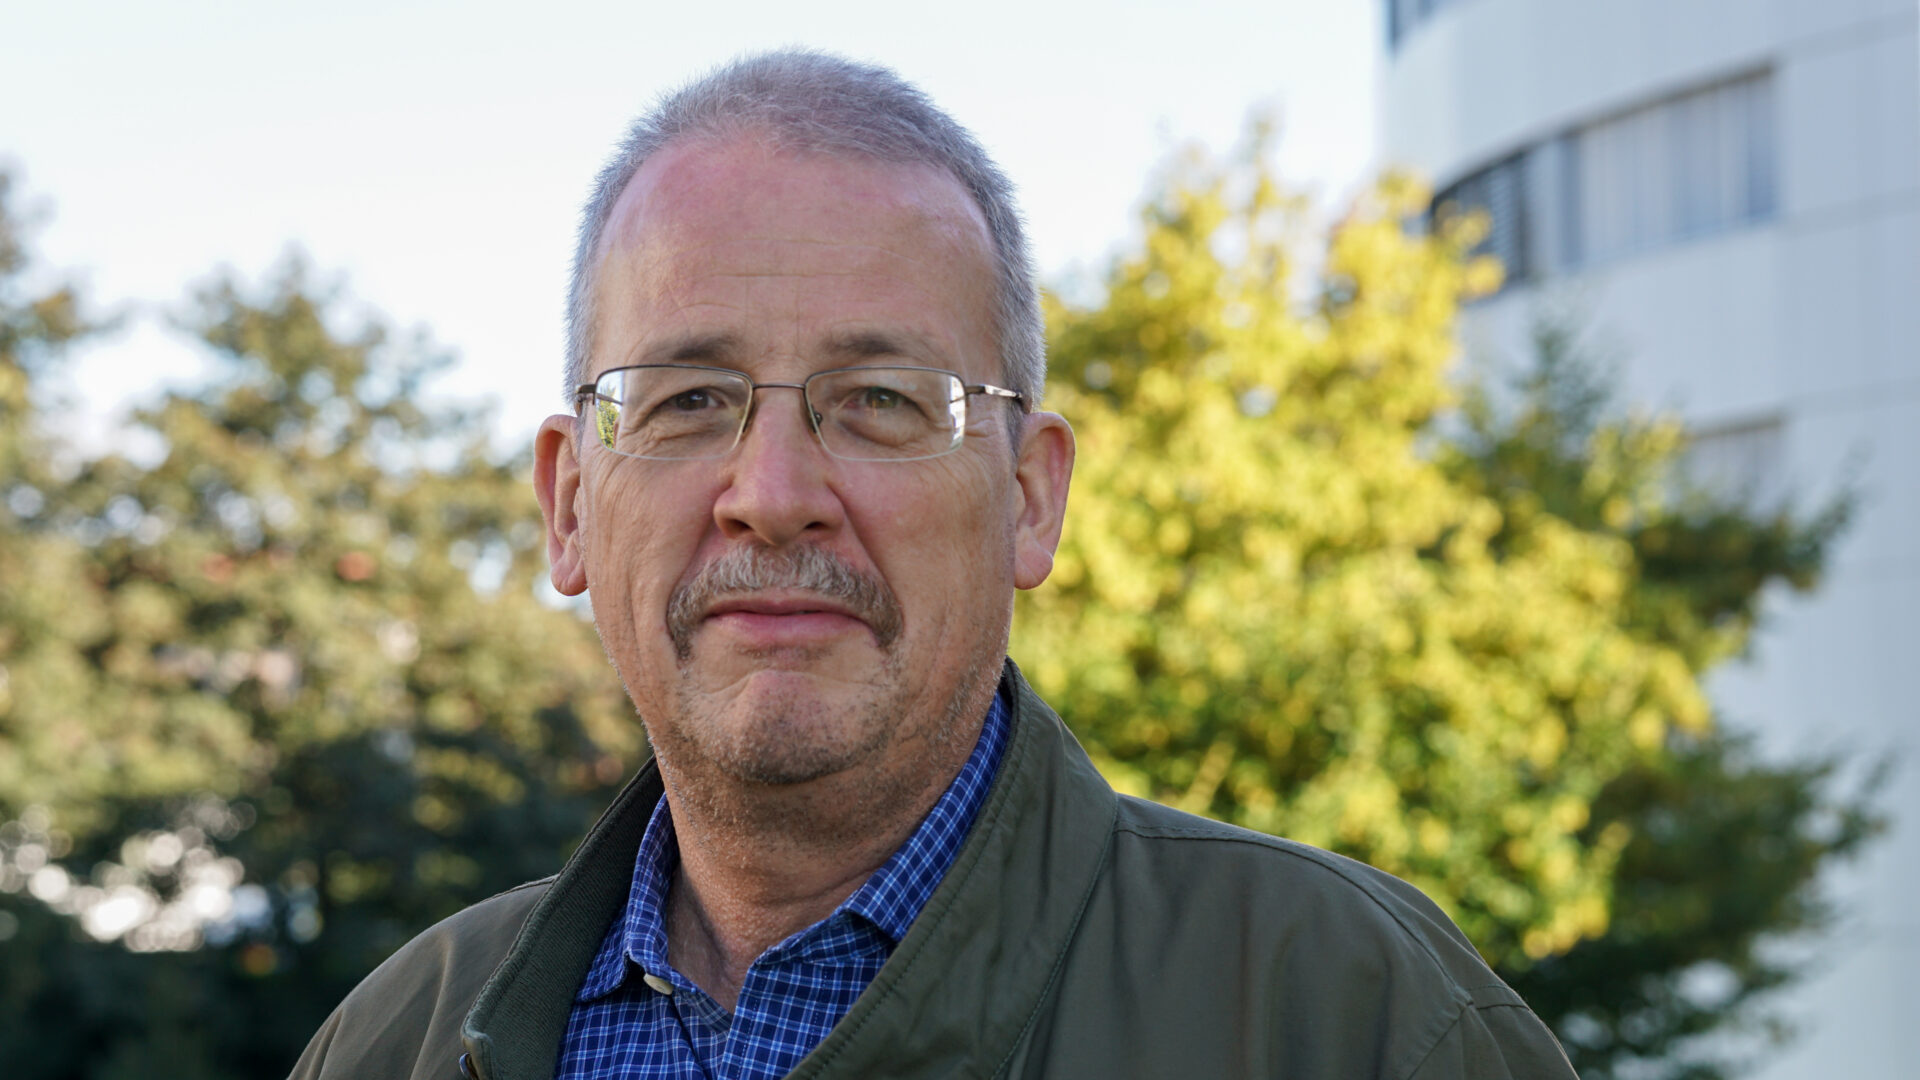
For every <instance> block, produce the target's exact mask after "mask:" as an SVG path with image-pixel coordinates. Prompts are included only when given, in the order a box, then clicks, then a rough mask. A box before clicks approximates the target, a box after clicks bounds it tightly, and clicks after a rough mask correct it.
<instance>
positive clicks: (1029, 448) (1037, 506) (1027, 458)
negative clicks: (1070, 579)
mask: <svg viewBox="0 0 1920 1080" xmlns="http://www.w3.org/2000/svg"><path fill="white" fill-rule="evenodd" d="M1025 424H1026V430H1025V431H1024V432H1023V433H1022V435H1021V438H1020V462H1019V466H1018V467H1017V468H1016V469H1015V471H1014V480H1015V482H1016V483H1018V484H1019V485H1020V508H1019V514H1018V516H1017V517H1016V518H1015V519H1014V523H1013V527H1014V533H1013V583H1014V585H1016V586H1018V587H1019V588H1022V589H1031V588H1035V587H1037V586H1038V585H1039V584H1040V583H1041V582H1043V581H1045V580H1047V575H1048V574H1051V573H1053V553H1054V551H1055V549H1057V548H1058V547H1059V546H1060V527H1061V523H1062V522H1064V521H1065V520H1066V516H1067V485H1068V484H1069V483H1070V482H1071V481H1072V479H1073V428H1071V427H1069V426H1068V424H1067V421H1066V418H1065V417H1062V416H1060V415H1058V414H1056V413H1044V412H1037V413H1029V414H1027V416H1026V417H1025Z"/></svg>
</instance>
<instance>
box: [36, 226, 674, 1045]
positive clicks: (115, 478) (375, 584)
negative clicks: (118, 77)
mask: <svg viewBox="0 0 1920 1080" xmlns="http://www.w3.org/2000/svg"><path fill="white" fill-rule="evenodd" d="M0 220H6V221H8V222H9V224H8V226H7V228H6V230H5V231H4V232H0V236H4V237H5V238H6V239H7V241H8V244H7V245H6V247H5V252H6V253H8V254H9V262H8V263H7V264H5V266H4V267H0V270H3V271H4V273H3V274H0V283H4V288H0V327H5V328H6V329H5V331H4V332H5V333H6V334H7V335H8V336H7V337H6V338H5V345H6V351H4V352H0V391H4V398H3V399H0V400H3V401H4V405H3V406H0V407H5V408H6V409H8V410H9V412H8V421H9V422H8V424H7V425H6V428H5V431H6V436H5V438H6V440H7V445H6V447H5V450H4V452H5V453H6V454H8V455H9V456H8V457H7V458H6V459H5V461H4V464H5V466H6V472H5V473H4V474H3V475H0V493H3V494H4V496H5V500H4V502H3V503H0V517H4V518H5V520H4V523H0V572H4V574H5V579H6V587H5V589H4V590H0V594H4V598H0V671H4V672H5V673H6V678H5V682H4V685H5V686H6V687H7V694H6V696H5V699H4V701H3V702H0V822H5V823H6V824H5V825H0V903H4V905H5V908H4V911H5V913H6V914H5V916H4V917H5V919H6V920H7V925H9V926H10V927H11V929H12V931H13V933H12V940H11V941H8V942H4V943H0V953H3V954H4V962H0V1002H9V1001H10V1002H12V1003H14V1004H16V1005H18V1008H7V1009H5V1010H3V1011H0V1013H3V1015H4V1017H5V1019H0V1055H3V1056H4V1057H5V1058H6V1060H8V1061H9V1062H10V1069H18V1070H20V1071H19V1072H18V1073H16V1075H26V1076H49V1077H52V1076H74V1077H79V1076H113V1075H120V1074H122V1073H127V1074H129V1075H130V1074H132V1073H133V1072H135V1071H137V1072H139V1073H140V1074H141V1075H150V1074H151V1069H152V1062H153V1060H155V1058H156V1057H159V1058H160V1059H161V1060H165V1061H168V1062H169V1063H170V1065H169V1069H168V1071H169V1073H170V1075H180V1076H206V1077H228V1076H254V1075H263V1074H268V1073H274V1072H279V1071H284V1070H285V1069H286V1068H287V1067H288V1066H289V1065H290V1064H291V1060H292V1056H293V1055H294V1054H295V1053H297V1052H298V1050H299V1048H300V1046H301V1045H303V1044H304V1042H305V1040H306V1038H307V1036H308V1035H310V1034H311V1033H312V1031H313V1030H314V1029H315V1028H317V1027H318V1025H319V1023H320V1021H321V1020H322V1019H323V1018H324V1017H325V1015H326V1013H327V1012H328V1011H329V1010H330V1009H331V1008H332V1006H333V1004H334V1003H335V1002H337V1001H338V1000H339V998H340V997H341V996H343V995H344V994H345V992H346V990H347V989H348V988H350V987H351V986H352V984H353V983H354V982H355V981H356V980H358V979H359V978H360V977H361V976H362V975H364V974H365V973H366V971H368V970H370V969H371V968H372V967H373V966H374V965H375V964H376V963H378V962H379V961H380V960H381V959H383V958H384V957H385V956H386V955H387V954H388V953H389V952H391V951H392V950H393V949H394V948H395V947H397V946H398V945H399V944H400V943H401V942H403V941H405V940H406V939H407V938H408V937H410V936H411V935H412V934H414V933H416V932H418V931H419V930H420V929H421V928H422V927H424V926H425V925H427V924H428V923H431V922H432V921H434V920H436V919H438V918H441V917H444V916H446V915H448V914H451V913H452V912H454V911H455V910H458V909H459V908H460V907H462V906H464V905H465V904H468V903H471V902H473V901H475V900H477V899H480V898H482V897H484V896H486V895H488V894H490V893H492V892H495V891H498V890H500V889H503V888H506V887H509V886H511V885H514V884H518V883H520V882H523V881H526V880H529V879H531V878H537V877H539V876H541V875H543V874H547V873H551V872H552V871H554V870H555V869H557V868H558V866H559V864H560V862H561V861H562V859H563V857H564V856H565V854H566V853H567V852H568V851H569V850H570V848H571V846H572V844H573V842H574V841H576V840H577V839H578V837H579V836H580V835H581V833H582V832H584V830H585V828H586V826H587V825H588V824H589V823H590V822H591V820H592V817H593V816H594V814H595V813H597V812H598V809H599V808H600V807H601V806H603V805H604V804H605V802H606V801H607V799H608V798H609V797H610V795H611V792H612V790H613V786H614V785H615V784H616V783H617V781H618V780H619V779H620V777H621V775H622V773H623V772H624V771H625V770H626V769H627V768H628V767H630V766H631V765H633V764H634V763H636V762H637V761H638V759H639V757H640V752H641V745H642V737H641V734H640V728H639V725H638V724H637V723H636V722H635V721H634V719H633V717H632V715H631V709H630V707H629V706H627V705H626V703H625V701H624V698H623V697H622V696H621V695H620V693H619V688H618V685H617V683H616V682H615V680H613V679H612V678H611V676H610V672H609V671H608V669H607V667H606V665H605V662H604V660H603V659H602V657H601V655H600V651H599V648H598V646H597V643H596V642H595V640H594V637H593V632H592V629H591V627H590V626H589V625H587V624H586V622H585V621H584V620H582V619H581V618H580V617H579V616H578V615H577V614H576V613H575V612H574V611H572V610H566V609H562V608H560V607H557V606H553V605H549V604H545V603H542V602H541V601H540V599H538V597H537V594H536V591H535V582H536V581H537V580H538V579H539V578H541V577H543V576H544V572H545V566H544V552H543V551H542V550H540V545H539V543H538V540H539V538H540V537H541V535H542V533H541V531H540V528H539V521H538V515H537V512H536V508H535V506H534V504H533V500H532V498H531V492H530V490H528V489H527V487H526V484H525V481H524V475H525V471H526V470H525V462H524V461H519V460H515V461H507V462H499V461H495V460H493V459H492V458H491V457H490V456H489V454H488V453H487V452H486V451H485V448H484V442H483V435H482V432H483V431H484V425H482V424H480V423H478V422H477V420H478V417H477V416H476V415H474V414H472V413H467V412H461V411H458V410H453V409H447V408H436V407H429V406H427V405H425V404H423V390H422V388H423V383H424V381H425V380H426V379H427V378H428V376H429V375H430V374H431V373H432V372H433V371H434V370H435V369H436V368H437V367H438V366H439V365H440V364H441V362H442V358H440V357H439V356H437V355H436V354H435V353H434V351H433V350H432V349H431V347H430V346H429V345H428V344H427V343H425V342H424V341H422V340H418V339H414V340H396V339H395V338H394V336H393V335H391V334H390V333H389V332H388V331H386V330H385V329H383V328H382V327H380V326H378V325H376V324H369V325H362V326H357V327H356V326H352V325H351V324H349V323H347V321H346V320H345V319H344V318H343V317H342V315H341V314H340V310H341V306H342V305H341V304H340V303H339V302H338V297H337V295H336V294H335V293H334V292H333V291H331V290H327V289H323V288H320V287H319V286H318V285H317V284H316V283H315V282H314V280H313V279H312V277H311V275H310V274H309V273H308V272H307V271H306V270H304V269H303V268H302V267H301V266H300V265H299V264H298V263H297V262H290V263H289V264H288V265H287V267H286V268H284V269H283V270H282V271H281V272H280V273H279V274H278V275H277V276H276V277H275V278H274V280H273V281H271V282H270V283H268V284H267V285H266V286H265V287H264V288H262V289H259V290H257V291H255V290H250V289H248V288H245V287H243V286H241V285H239V284H237V283H235V282H233V281H231V280H222V281H218V282H215V283H214V284H212V285H210V286H209V287H207V288H205V289H203V290H201V291H200V293H199V294H198V296H197V298H196V301H195V304H194V307H193V308H192V310H191V311H190V312H189V313H188V314H186V315H185V316H184V317H183V321H184V322H185V323H186V324H187V325H189V326H191V327H192V328H193V331H194V332H195V333H196V334H197V335H198V336H199V337H200V339H201V340H202V341H203V342H204V343H205V344H206V346H207V347H208V349H209V351H210V352H211V354H212V355H213V356H214V357H215V358H217V360H218V363H219V367H220V369H219V372H218V374H217V375H216V376H215V377H214V378H213V379H212V380H211V381H210V382H209V383H208V384H207V385H206V386H204V387H202V388H200V389H198V390H195V391H192V392H186V393H171V394H168V395H165V396H164V397H163V398H162V399H160V400H159V401H158V402H156V403H155V404H153V405H152V406H150V407H148V408H145V409H143V410H141V411H140V412H138V413H137V414H136V417H135V420H134V425H135V426H138V427H140V428H143V429H145V431H146V432H148V433H150V434H151V435H152V436H153V437H155V438H156V439H157V440H158V443H159V446H160V447H161V448H162V449H161V454H160V456H159V458H158V460H157V461H155V462H152V463H143V462H137V461H133V460H130V459H128V458H127V457H124V456H121V455H118V454H108V455H107V456H104V457H100V458H97V459H93V460H86V461H84V462H80V463H79V464H78V466H77V467H76V468H74V469H72V470H69V471H66V472H61V471H59V470H57V469H54V468H52V467H50V466H49V465H48V464H47V463H48V462H50V461H53V460H55V459H56V458H57V457H58V456H59V451H58V447H57V446H55V445H53V443H54V442H56V441H57V440H55V439H54V438H53V437H52V434H51V433H50V432H48V431H47V425H45V424H44V423H43V421H42V415H43V414H41V413H39V412H37V411H36V409H35V399H34V396H33V394H32V393H30V392H29V384H30V383H31V382H32V381H34V380H41V381H43V382H44V381H45V380H48V379H50V378H51V377H52V375H53V373H54V370H55V363H56V361H57V359H58V353H59V349H60V347H61V345H62V344H64V343H65V342H66V341H69V340H71V339H72V337H73V336H74V333H75V332H76V331H77V329H78V328H79V326H80V324H79V322H78V321H77V319H76V318H75V317H74V316H73V315H72V314H71V313H72V312H73V311H75V310H76V308H75V305H74V302H73V300H72V298H71V296H70V294H66V293H55V294H50V295H48V296H45V297H39V298H25V294H24V292H23V291H22V290H23V288H24V286H23V285H22V284H21V282H22V280H23V278H22V266H23V263H22V260H21V258H20V256H19V254H18V252H19V250H20V249H19V246H18V240H17V232H16V231H15V230H14V229H13V227H12V226H11V224H10V220H11V219H4V218H0ZM68 456H69V457H72V456H73V455H71V454H69V455H68ZM29 895H30V896H31V897H32V898H33V900H32V901H31V902H27V896H29ZM49 909H51V910H52V911H54V912H57V913H59V914H60V915H62V916H64V917H63V918H61V919H59V920H58V921H57V922H56V921H50V919H49V916H48V910H49ZM108 943H112V944H108ZM129 950H131V953H146V954H149V955H144V956H138V957H135V956H132V955H131V954H130V952H129ZM136 960H137V961H138V962H136ZM56 1018H57V1022H55V1020H56Z"/></svg>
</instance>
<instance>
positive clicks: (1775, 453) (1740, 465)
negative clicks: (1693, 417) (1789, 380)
mask: <svg viewBox="0 0 1920 1080" xmlns="http://www.w3.org/2000/svg"><path fill="white" fill-rule="evenodd" d="M1679 464H1680V473H1681V475H1682V476H1684V477H1685V478H1686V482H1687V486H1689V487H1691V488H1692V489H1694V490H1696V491H1700V492H1702V493H1704V494H1706V495H1709V496H1711V497H1713V498H1714V499H1716V500H1718V501H1726V502H1738V503H1744V504H1746V505H1749V506H1755V507H1760V508H1763V509H1764V508H1771V507H1774V506H1777V505H1778V504H1779V503H1780V502H1781V500H1782V499H1783V498H1784V497H1785V496H1786V494H1787V492H1788V488H1789V484H1788V477H1787V439H1786V425H1785V424H1784V423H1782V422H1781V419H1780V418H1779V417H1777V416H1768V417H1762V418H1760V419H1756V420H1742V421H1739V422H1736V423H1730V424H1716V425H1713V426H1710V427H1702V428H1698V429H1695V430H1693V431H1690V432H1688V433H1687V447H1686V451H1685V453H1684V454H1683V455H1682V456H1681V458H1680V462H1679Z"/></svg>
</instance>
